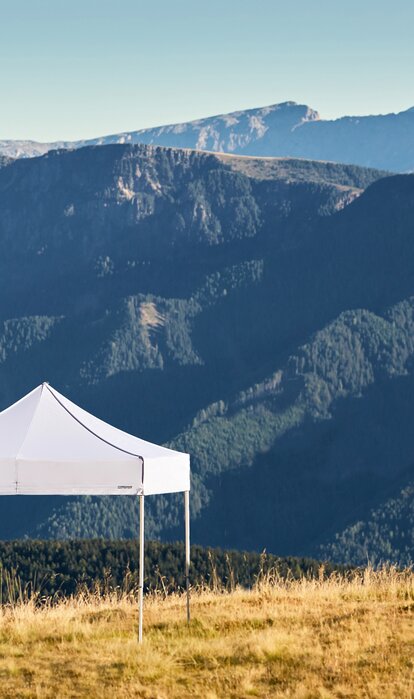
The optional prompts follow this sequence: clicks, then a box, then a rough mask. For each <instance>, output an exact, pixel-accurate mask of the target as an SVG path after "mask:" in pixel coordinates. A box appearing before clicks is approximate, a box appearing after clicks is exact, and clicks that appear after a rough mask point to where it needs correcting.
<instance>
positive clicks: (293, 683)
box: [0, 569, 414, 699]
mask: <svg viewBox="0 0 414 699" xmlns="http://www.w3.org/2000/svg"><path fill="white" fill-rule="evenodd" d="M136 632H137V608H136V602H135V601H134V599H133V598H132V597H131V596H128V595H122V594H120V595H117V594H115V593H114V594H113V595H109V596H108V595H106V596H102V595H92V596H91V595H88V596H82V595H79V596H78V597H77V598H75V599H71V600H63V601H61V602H60V603H57V604H50V603H48V602H44V603H43V604H42V601H41V600H38V601H37V603H34V602H33V601H22V602H18V603H16V604H15V605H13V606H9V607H4V608H3V610H2V612H1V616H0V696H1V697H10V698H13V699H15V698H16V697H42V698H43V697H45V698H49V697H51V698H52V697H53V699H55V698H62V699H64V698H66V697H105V698H107V697H110V698H111V699H121V698H123V697H125V698H127V697H128V698H129V697H145V698H148V699H149V698H152V697H153V698H154V699H155V697H158V698H160V699H161V698H162V699H164V698H165V699H177V698H178V697H180V698H182V697H203V699H216V698H218V697H226V698H231V697H234V699H241V698H243V697H246V698H247V697H292V698H293V697H294V698H297V699H310V698H317V697H318V698H320V699H322V698H323V699H327V698H328V697H344V698H345V697H373V698H374V697H375V699H377V698H378V699H379V698H380V699H386V698H387V697H398V698H399V699H404V698H408V697H414V575H413V573H412V572H411V571H405V572H397V571H396V570H393V569H388V570H382V571H380V572H373V571H372V570H366V571H364V572H362V573H359V574H353V577H349V578H348V579H344V578H341V577H339V576H331V577H330V578H329V579H324V576H323V575H322V574H321V576H320V578H319V579H317V580H307V579H302V580H300V581H293V580H292V581H283V580H279V579H272V578H271V577H268V579H266V580H262V581H261V582H260V583H259V584H258V585H257V586H256V588H255V589H254V590H251V591H246V590H241V589H236V590H235V591H234V592H230V593H229V592H223V591H221V592H220V591H219V590H217V591H208V590H204V591H202V590H201V591H194V592H193V595H192V621H191V624H190V627H187V625H186V622H185V599H184V597H180V596H179V595H171V596H169V597H167V598H166V599H164V598H162V596H157V595H153V596H151V597H149V598H147V600H146V606H145V620H144V643H143V645H142V646H141V647H138V645H137V640H136Z"/></svg>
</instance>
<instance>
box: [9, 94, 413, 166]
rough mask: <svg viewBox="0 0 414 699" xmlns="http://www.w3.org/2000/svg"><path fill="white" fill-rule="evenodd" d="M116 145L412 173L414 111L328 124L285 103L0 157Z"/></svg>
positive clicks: (30, 144)
mask: <svg viewBox="0 0 414 699" xmlns="http://www.w3.org/2000/svg"><path fill="white" fill-rule="evenodd" d="M113 143H121V144H122V143H131V144H134V143H145V144H148V145H160V146H167V147H176V148H190V149H196V150H204V151H211V152H227V153H235V154H239V155H253V156H281V157H296V158H297V157H299V158H305V159H311V160H327V161H332V162H345V163H348V164H355V165H361V166H365V167H376V168H379V169H384V170H391V171H396V172H398V171H399V172H406V171H411V170H414V145H412V144H414V110H413V108H409V109H407V110H404V111H402V112H399V113H396V114H395V113H390V114H384V115H371V116H362V117H359V116H352V117H348V116H345V117H339V118H337V119H334V120H324V119H321V118H320V116H319V114H318V112H316V111H315V110H314V109H312V108H311V107H309V106H307V105H301V104H298V103H296V102H283V103H281V104H274V105H270V106H267V107H261V108H256V109H247V110H238V111H235V112H231V113H229V114H220V115H216V116H212V117H206V118H202V119H196V120H193V121H190V122H185V123H181V124H169V125H168V124H167V125H164V126H160V127H153V128H146V129H140V130H138V131H130V132H124V133H119V134H110V135H108V136H102V137H98V138H92V139H83V140H79V141H57V142H51V143H37V142H34V141H5V140H3V141H0V154H2V155H7V156H9V157H18V158H19V157H34V156H38V155H43V154H44V153H46V152H48V151H49V150H56V149H59V148H67V149H68V148H69V149H70V148H80V147H85V146H90V145H109V144H113ZM407 144H408V146H407ZM410 144H411V145H410Z"/></svg>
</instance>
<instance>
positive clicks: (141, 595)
mask: <svg viewBox="0 0 414 699" xmlns="http://www.w3.org/2000/svg"><path fill="white" fill-rule="evenodd" d="M138 590H139V620H138V643H142V614H143V604H144V496H143V495H140V496H139V587H138Z"/></svg>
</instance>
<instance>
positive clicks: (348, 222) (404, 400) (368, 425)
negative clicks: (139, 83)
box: [0, 145, 414, 560]
mask: <svg viewBox="0 0 414 699" xmlns="http://www.w3.org/2000/svg"><path fill="white" fill-rule="evenodd" d="M383 175H384V173H381V172H379V171H373V170H365V169H361V168H355V167H351V166H343V165H339V166H334V165H332V164H329V163H328V164H327V163H310V162H306V161H295V160H278V159H273V160H267V159H264V160H261V159H250V158H249V159H245V158H239V157H234V158H231V157H229V156H215V155H212V154H203V153H200V152H192V151H180V150H173V149H163V148H155V147H151V146H117V145H114V146H107V147H105V148H101V147H95V148H85V149H80V150H76V151H70V152H68V151H61V152H52V153H49V154H48V155H47V156H44V157H42V158H36V159H31V160H18V161H15V162H11V163H8V164H6V165H5V166H4V167H2V168H1V169H0V253H1V256H0V271H1V275H0V285H1V292H2V293H1V305H0V401H1V405H2V407H5V406H6V405H7V404H8V403H10V402H11V401H13V400H16V399H17V398H18V397H19V396H20V395H21V394H23V393H24V392H26V391H28V390H29V389H31V388H32V387H34V386H35V385H36V384H37V383H40V382H41V381H43V380H48V381H50V382H51V383H52V384H54V385H55V386H56V388H58V389H59V390H61V391H62V392H63V393H66V394H67V395H68V397H70V398H71V399H73V400H75V401H76V402H78V403H80V404H81V405H83V407H85V408H86V409H88V410H91V411H92V412H95V413H96V414H97V415H99V416H100V417H102V418H103V419H105V420H108V421H110V422H112V423H114V424H115V425H117V426H119V427H121V428H123V429H126V430H129V431H132V432H135V433H136V434H139V435H140V436H142V437H144V438H146V439H150V440H154V441H159V442H163V443H166V442H169V443H172V444H173V445H174V446H175V447H176V448H183V449H188V450H189V451H190V452H191V454H192V466H193V496H192V512H193V518H194V520H193V530H194V536H195V540H196V541H198V542H200V543H208V544H212V545H213V544H214V545H226V546H235V547H241V548H252V549H262V548H265V547H266V548H267V549H268V550H272V551H273V552H275V553H280V554H289V555H293V554H301V555H302V554H304V555H308V554H309V553H311V554H312V555H315V554H317V555H320V551H321V548H320V547H321V546H324V547H325V549H323V550H324V551H325V550H327V549H326V547H328V546H329V545H330V542H333V541H337V539H335V535H336V533H338V532H341V531H343V530H346V528H347V527H349V526H353V524H354V522H355V521H359V520H364V521H365V520H367V518H368V519H369V518H370V517H371V514H370V513H371V512H372V511H373V508H374V509H375V508H378V507H382V505H383V504H385V503H386V502H388V501H389V499H390V498H391V497H394V495H395V493H396V492H399V490H398V489H400V490H401V488H405V487H406V486H407V485H408V483H409V482H410V472H411V471H410V470H412V464H413V458H412V454H413V453H414V451H413V450H414V438H413V436H412V429H411V415H412V414H413V413H412V407H413V405H412V403H413V400H412V399H411V394H412V392H411V383H412V380H413V378H412V355H413V351H414V332H413V330H414V320H413V307H414V302H413V298H412V297H413V296H414V272H413V270H414V264H413V263H414V259H413V258H414V245H413V239H412V234H413V224H414V177H413V176H394V177H384V176H383ZM366 187H368V189H367V190H366V191H365V192H364V191H363V190H364V189H365V188H366ZM2 504H3V514H4V516H3V518H2V521H1V523H0V535H1V536H2V537H16V536H24V535H30V536H33V535H36V536H44V537H54V536H56V537H66V536H73V535H75V536H115V537H122V536H131V535H133V534H134V533H135V532H136V527H137V516H136V503H134V501H133V500H131V499H129V498H94V499H87V498H82V499H68V498H44V499H43V498H32V499H31V498H25V499H20V498H4V499H3V501H2ZM178 508H180V509H178ZM148 513H149V518H148V524H149V526H148V534H149V535H150V536H162V537H164V538H165V537H167V538H176V537H177V536H178V534H179V529H177V526H178V522H179V519H178V518H181V499H177V498H176V497H169V498H166V497H165V498H154V499H152V498H151V499H149V503H148ZM408 526H409V525H408ZM371 544H372V546H374V545H375V542H374V541H372V542H371ZM371 544H370V543H369V544H368V546H370V545H371ZM398 550H399V549H398ZM349 551H350V548H349V547H348V548H346V547H344V557H345V558H346V557H347V556H348V555H349ZM392 551H393V549H392V546H391V553H390V556H391V557H392ZM396 555H397V554H396ZM398 555H399V554H398ZM335 556H336V558H338V560H340V559H341V554H340V552H339V553H338V552H337V551H336V552H335ZM351 557H352V556H351Z"/></svg>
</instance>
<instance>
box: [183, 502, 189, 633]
mask: <svg viewBox="0 0 414 699" xmlns="http://www.w3.org/2000/svg"><path fill="white" fill-rule="evenodd" d="M184 512H185V589H186V593H187V624H189V623H190V491H189V490H185V491H184Z"/></svg>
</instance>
